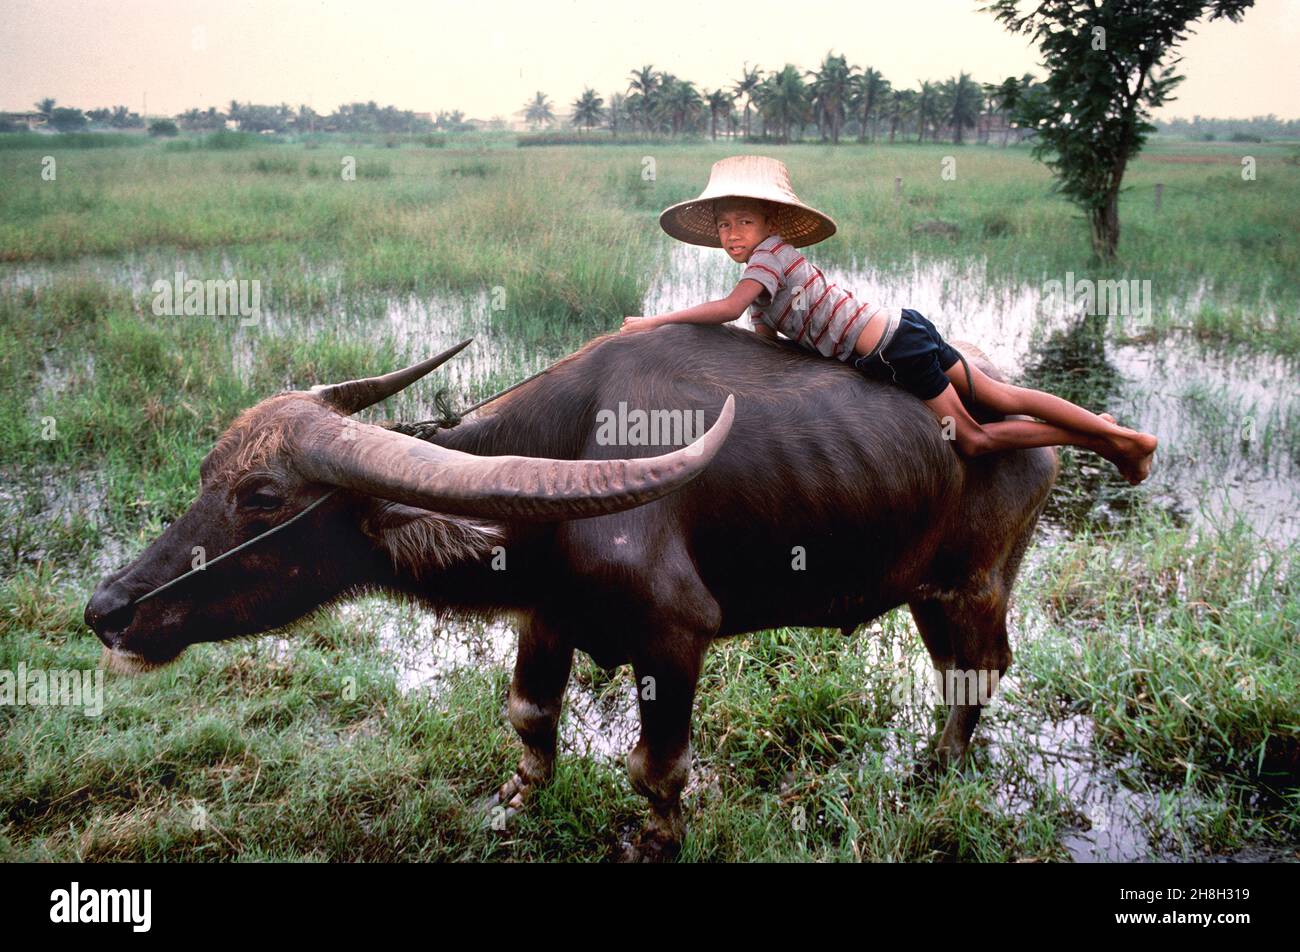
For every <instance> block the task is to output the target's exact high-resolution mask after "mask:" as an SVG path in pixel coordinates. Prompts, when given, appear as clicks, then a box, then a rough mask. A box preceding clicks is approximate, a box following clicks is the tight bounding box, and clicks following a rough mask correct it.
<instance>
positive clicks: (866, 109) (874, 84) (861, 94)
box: [852, 66, 889, 142]
mask: <svg viewBox="0 0 1300 952" xmlns="http://www.w3.org/2000/svg"><path fill="white" fill-rule="evenodd" d="M854 79H855V82H854V83H853V97H852V104H853V106H854V107H855V108H856V109H857V110H858V115H859V116H861V117H862V118H861V122H862V128H861V129H860V130H859V131H858V141H859V142H866V141H867V124H868V123H869V122H870V121H871V114H872V113H873V112H875V111H876V110H877V109H878V108H879V107H881V106H882V105H883V104H884V103H885V102H886V97H888V96H889V80H887V79H885V77H884V76H882V75H881V74H880V70H878V69H875V68H874V67H871V66H868V67H867V68H866V69H864V70H863V71H862V73H861V74H860V75H858V76H856V77H854Z"/></svg>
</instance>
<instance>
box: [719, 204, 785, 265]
mask: <svg viewBox="0 0 1300 952" xmlns="http://www.w3.org/2000/svg"><path fill="white" fill-rule="evenodd" d="M714 220H715V221H716V222H717V224H718V240H719V241H721V242H722V247H723V250H725V251H726V252H727V254H728V255H730V256H731V260H732V261H739V262H745V261H748V260H749V256H750V255H751V254H753V252H754V249H755V248H756V247H758V245H759V243H760V242H762V240H763V239H764V238H766V237H767V236H768V235H774V234H776V228H775V227H774V226H773V223H772V220H771V219H770V218H768V216H767V215H766V214H765V213H764V211H763V209H762V208H761V207H760V206H758V205H753V204H749V205H744V204H725V205H724V204H719V205H718V207H717V208H716V209H715V211H714Z"/></svg>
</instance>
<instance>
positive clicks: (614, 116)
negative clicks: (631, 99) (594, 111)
mask: <svg viewBox="0 0 1300 952" xmlns="http://www.w3.org/2000/svg"><path fill="white" fill-rule="evenodd" d="M626 114H627V97H625V96H624V95H623V94H622V93H610V94H609V111H608V113H606V115H607V116H608V117H609V133H610V135H612V136H615V137H617V136H618V129H619V122H620V121H621V120H622V118H623V117H624V116H625V115H626Z"/></svg>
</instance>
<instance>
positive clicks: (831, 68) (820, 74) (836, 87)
mask: <svg viewBox="0 0 1300 952" xmlns="http://www.w3.org/2000/svg"><path fill="white" fill-rule="evenodd" d="M856 69H857V67H856V66H850V65H849V63H848V60H847V59H845V58H844V56H843V55H840V56H835V55H833V54H831V53H830V52H827V54H826V58H825V59H824V60H822V65H821V69H819V70H814V71H811V72H809V73H808V75H809V77H811V78H812V84H811V87H810V90H809V91H810V93H811V98H812V104H813V108H814V109H815V110H816V114H817V124H818V126H820V125H821V121H822V119H823V118H825V119H826V121H827V122H828V123H829V125H830V128H831V142H832V143H834V144H839V141H840V127H841V126H842V125H843V124H844V117H845V107H846V105H847V104H848V102H849V100H850V98H852V95H853V88H854V81H853V72H854V70H856ZM822 138H823V139H825V134H823V135H822Z"/></svg>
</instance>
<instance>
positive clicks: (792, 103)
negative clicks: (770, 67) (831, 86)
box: [754, 63, 810, 142]
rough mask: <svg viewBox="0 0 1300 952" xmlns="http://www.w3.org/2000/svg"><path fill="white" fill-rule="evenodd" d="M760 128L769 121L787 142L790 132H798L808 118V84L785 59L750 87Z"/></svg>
mask: <svg viewBox="0 0 1300 952" xmlns="http://www.w3.org/2000/svg"><path fill="white" fill-rule="evenodd" d="M754 94H755V95H754V98H755V99H756V100H757V101H758V104H759V106H758V108H759V115H760V116H762V117H763V122H764V129H765V130H766V124H767V122H769V121H770V122H772V123H773V124H774V125H775V126H776V127H777V128H778V129H780V130H781V141H782V142H789V141H790V133H791V131H792V130H793V131H794V132H798V131H799V130H800V129H802V128H803V125H804V123H806V122H807V121H808V113H809V107H808V101H809V98H810V96H809V90H808V86H807V85H806V84H805V83H804V81H803V76H801V75H800V73H799V70H798V69H797V68H795V67H794V66H792V65H791V64H789V63H786V64H785V66H784V67H783V68H782V70H781V72H779V73H773V74H771V75H769V76H768V77H767V78H766V79H764V80H763V81H762V82H761V83H759V84H758V86H757V87H756V88H755V89H754Z"/></svg>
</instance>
